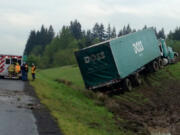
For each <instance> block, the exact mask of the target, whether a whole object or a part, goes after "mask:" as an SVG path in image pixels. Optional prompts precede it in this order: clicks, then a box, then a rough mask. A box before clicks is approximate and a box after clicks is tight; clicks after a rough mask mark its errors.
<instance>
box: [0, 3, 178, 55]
mask: <svg viewBox="0 0 180 135" xmlns="http://www.w3.org/2000/svg"><path fill="white" fill-rule="evenodd" d="M179 5H180V1H178V0H64V1H62V0H0V54H19V55H22V53H23V50H24V47H25V44H26V41H27V38H28V36H29V32H30V30H32V29H36V30H37V29H40V27H41V25H42V24H44V25H45V26H46V27H48V26H49V25H50V24H52V25H53V28H54V29H55V31H56V32H58V31H59V30H60V28H61V27H62V25H68V24H69V22H70V21H71V20H75V19H77V20H78V21H79V22H80V23H81V25H82V27H83V29H88V28H92V27H93V25H94V24H95V22H99V23H103V24H104V25H105V26H106V27H107V24H108V23H110V24H111V25H112V26H115V27H116V29H117V30H119V29H121V28H122V27H123V26H124V25H127V24H130V26H131V27H132V28H136V29H140V28H142V27H143V26H144V25H145V24H146V25H147V26H156V27H157V29H158V30H159V29H161V28H162V27H164V29H165V32H166V33H168V32H169V30H174V29H175V28H176V27H177V26H179V24H180V10H179Z"/></svg>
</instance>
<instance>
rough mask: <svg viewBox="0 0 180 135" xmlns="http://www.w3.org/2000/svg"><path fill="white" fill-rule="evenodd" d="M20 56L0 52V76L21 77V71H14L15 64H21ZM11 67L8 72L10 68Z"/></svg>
mask: <svg viewBox="0 0 180 135" xmlns="http://www.w3.org/2000/svg"><path fill="white" fill-rule="evenodd" d="M21 63H22V56H18V55H4V54H0V77H1V78H17V79H20V78H21V72H20V71H19V72H16V71H15V66H16V65H17V64H19V65H20V66H21ZM11 67H13V68H12V69H13V70H11V72H10V68H11Z"/></svg>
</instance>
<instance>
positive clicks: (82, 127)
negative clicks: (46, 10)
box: [31, 63, 180, 135]
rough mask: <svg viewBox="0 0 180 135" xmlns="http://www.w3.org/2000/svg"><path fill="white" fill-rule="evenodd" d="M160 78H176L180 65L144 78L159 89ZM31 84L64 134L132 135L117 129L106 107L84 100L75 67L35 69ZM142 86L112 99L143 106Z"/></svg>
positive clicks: (144, 100)
mask: <svg viewBox="0 0 180 135" xmlns="http://www.w3.org/2000/svg"><path fill="white" fill-rule="evenodd" d="M56 79H61V80H67V81H70V82H72V85H69V86H68V85H65V84H63V83H58V82H57V81H55V80H56ZM164 79H174V80H176V79H180V63H177V64H174V65H169V66H167V67H165V68H164V69H162V70H160V71H158V72H156V73H153V74H150V75H149V77H148V80H149V82H150V83H151V85H152V86H160V85H161V81H162V80H164ZM31 85H32V86H34V88H35V91H36V93H37V95H38V97H39V98H40V99H41V102H42V103H43V104H45V105H46V106H47V107H48V109H49V110H50V112H51V114H52V115H53V116H54V117H55V118H56V119H57V122H58V124H59V127H60V128H61V130H62V131H63V132H64V134H65V135H134V134H133V133H131V132H128V131H126V130H125V129H123V128H119V127H121V126H120V125H117V124H116V121H115V119H114V115H113V114H112V113H111V112H109V111H108V109H107V108H105V107H104V106H102V105H101V106H100V105H97V104H96V102H95V99H93V98H88V96H87V93H88V92H87V91H86V90H85V89H84V83H83V80H82V78H81V75H80V72H79V69H78V67H76V66H65V67H61V68H51V69H46V70H39V71H38V73H37V79H36V80H35V81H34V82H31ZM145 85H147V83H146V82H144V85H143V86H141V87H138V88H135V90H134V91H132V92H126V93H125V94H122V95H116V96H113V97H112V98H114V99H116V100H121V101H124V102H131V103H134V104H138V105H144V104H145V103H147V102H149V100H148V98H146V97H144V95H143V94H142V93H141V92H139V89H140V88H141V89H143V87H144V86H145ZM119 119H121V118H119ZM121 120H122V119H121ZM122 121H125V120H122Z"/></svg>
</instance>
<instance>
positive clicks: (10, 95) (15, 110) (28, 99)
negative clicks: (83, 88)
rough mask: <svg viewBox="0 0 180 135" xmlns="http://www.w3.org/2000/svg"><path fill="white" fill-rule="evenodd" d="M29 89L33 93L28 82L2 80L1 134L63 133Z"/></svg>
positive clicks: (0, 84)
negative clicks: (29, 92)
mask: <svg viewBox="0 0 180 135" xmlns="http://www.w3.org/2000/svg"><path fill="white" fill-rule="evenodd" d="M27 87H29V88H27ZM27 89H28V90H29V91H31V93H33V92H32V87H30V86H28V84H27V82H26V83H25V82H22V81H21V80H6V79H5V80H2V79H1V80H0V135H61V134H60V132H59V129H58V127H57V124H56V122H54V120H53V118H51V116H50V114H49V112H48V111H47V110H46V109H40V107H41V105H40V103H39V101H38V99H37V98H36V96H32V95H29V94H27ZM48 125H49V126H48Z"/></svg>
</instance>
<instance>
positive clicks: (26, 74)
mask: <svg viewBox="0 0 180 135" xmlns="http://www.w3.org/2000/svg"><path fill="white" fill-rule="evenodd" d="M28 71H29V69H28V64H27V63H26V64H25V81H27V80H28Z"/></svg>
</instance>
